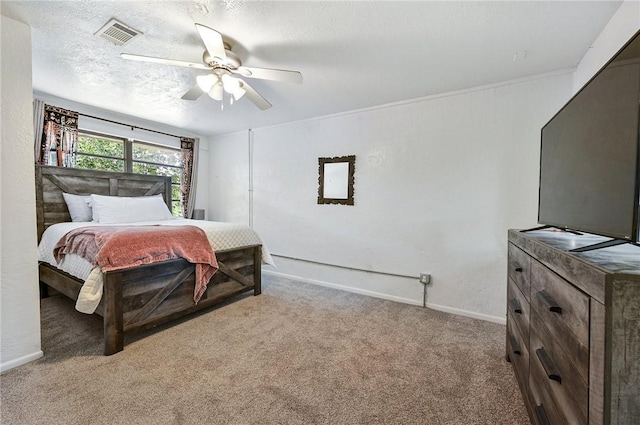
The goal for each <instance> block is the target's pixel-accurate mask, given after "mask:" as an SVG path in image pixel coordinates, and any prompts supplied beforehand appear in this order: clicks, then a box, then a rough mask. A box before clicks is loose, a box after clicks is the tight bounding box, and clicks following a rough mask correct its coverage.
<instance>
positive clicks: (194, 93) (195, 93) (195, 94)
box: [181, 84, 204, 100]
mask: <svg viewBox="0 0 640 425" xmlns="http://www.w3.org/2000/svg"><path fill="white" fill-rule="evenodd" d="M203 93H204V92H203V91H202V89H201V88H200V86H199V85H197V84H196V85H195V86H193V87H191V88H190V89H189V91H187V92H186V93H185V94H183V95H182V98H181V99H182V100H196V99H197V98H199V97H200V96H201V95H202V94H203Z"/></svg>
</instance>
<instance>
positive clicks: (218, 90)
mask: <svg viewBox="0 0 640 425" xmlns="http://www.w3.org/2000/svg"><path fill="white" fill-rule="evenodd" d="M223 93H224V89H223V88H222V81H220V80H218V81H217V82H216V83H215V84H214V85H213V87H211V90H209V96H211V98H212V99H215V100H222V96H223Z"/></svg>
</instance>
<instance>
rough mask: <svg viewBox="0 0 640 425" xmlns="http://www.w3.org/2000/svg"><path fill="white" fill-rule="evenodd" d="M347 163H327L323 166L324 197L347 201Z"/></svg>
mask: <svg viewBox="0 0 640 425" xmlns="http://www.w3.org/2000/svg"><path fill="white" fill-rule="evenodd" d="M348 184H349V163H348V162H333V163H331V162H328V163H326V164H324V197H325V198H331V199H347V198H348V197H349V190H348Z"/></svg>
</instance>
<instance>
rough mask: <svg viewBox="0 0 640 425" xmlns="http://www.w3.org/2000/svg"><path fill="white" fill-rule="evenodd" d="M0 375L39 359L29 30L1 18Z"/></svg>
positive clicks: (12, 21) (23, 25)
mask: <svg viewBox="0 0 640 425" xmlns="http://www.w3.org/2000/svg"><path fill="white" fill-rule="evenodd" d="M1 19H2V21H1V25H0V38H1V44H2V47H1V51H2V61H1V73H0V79H1V87H2V90H1V92H2V112H1V114H2V115H1V117H2V131H1V134H2V141H1V143H0V164H2V167H1V169H0V187H1V190H0V371H5V370H7V369H10V368H13V367H16V366H19V365H21V364H23V363H27V362H29V361H31V360H34V359H37V358H39V357H41V356H42V351H41V349H40V300H39V294H38V252H37V231H36V209H35V190H34V187H35V177H34V173H35V169H34V160H33V118H32V116H33V109H32V105H31V102H32V95H31V91H32V88H31V30H30V28H29V27H28V26H27V25H25V24H22V23H20V22H17V21H14V20H13V19H9V18H7V17H5V16H2V17H1Z"/></svg>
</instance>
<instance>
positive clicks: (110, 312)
mask: <svg viewBox="0 0 640 425" xmlns="http://www.w3.org/2000/svg"><path fill="white" fill-rule="evenodd" d="M216 259H217V261H218V267H219V269H218V271H217V272H216V274H214V275H213V277H212V278H211V280H210V281H209V284H208V285H207V291H206V292H205V294H204V295H203V296H202V298H201V299H200V301H199V302H198V304H195V303H194V302H193V293H194V288H195V266H194V265H193V264H191V263H189V262H188V261H186V260H183V259H176V260H169V261H163V262H161V263H155V264H148V265H144V266H139V267H135V268H131V269H126V270H118V271H112V272H108V273H105V275H104V292H103V296H102V300H101V302H100V305H99V306H98V309H97V310H96V313H97V314H100V315H101V316H102V317H103V322H104V354H105V355H111V354H114V353H117V352H118V351H121V350H122V349H123V346H124V337H125V335H129V334H134V333H136V332H140V331H142V330H145V329H149V328H153V327H155V326H157V325H159V324H162V323H166V322H169V321H171V320H174V319H177V318H179V317H182V316H185V315H187V314H190V313H193V312H195V311H198V310H201V309H204V308H207V307H210V306H212V305H214V304H218V303H220V302H222V301H224V300H226V299H228V298H230V297H233V296H236V295H239V294H241V293H243V292H247V291H251V290H253V291H254V295H259V294H260V293H261V291H262V285H261V263H262V246H261V245H251V246H245V247H240V248H234V249H230V250H224V251H218V252H216ZM40 280H41V281H42V282H43V283H45V284H47V285H49V286H51V287H52V288H54V289H56V290H58V291H59V292H61V293H63V294H64V295H66V296H68V297H70V298H72V299H77V298H78V293H79V292H80V287H81V286H82V282H81V281H79V280H78V279H76V278H73V277H71V276H69V275H68V274H66V273H64V272H61V271H59V270H57V269H55V268H54V267H52V266H49V265H47V264H42V265H41V266H40Z"/></svg>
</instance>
